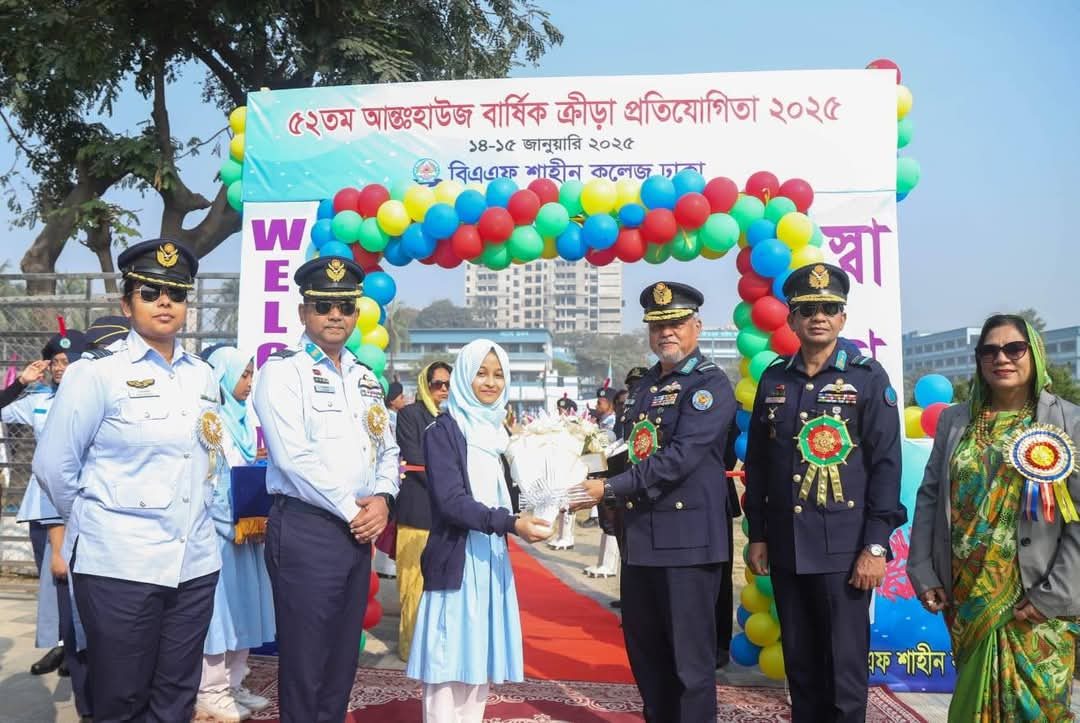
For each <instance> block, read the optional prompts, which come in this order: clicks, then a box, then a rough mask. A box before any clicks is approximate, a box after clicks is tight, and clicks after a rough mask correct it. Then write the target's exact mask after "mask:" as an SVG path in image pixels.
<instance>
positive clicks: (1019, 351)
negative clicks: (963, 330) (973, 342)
mask: <svg viewBox="0 0 1080 723" xmlns="http://www.w3.org/2000/svg"><path fill="white" fill-rule="evenodd" d="M1029 348H1030V345H1029V344H1028V343H1027V342H1026V341H1010V342H1009V343H1008V344H980V345H979V346H977V347H975V358H977V359H978V360H979V361H981V362H992V361H994V360H995V359H997V357H998V354H1000V353H1001V352H1005V358H1006V359H1008V360H1009V361H1017V360H1019V359H1023V358H1024V355H1025V354H1027V353H1028V349H1029Z"/></svg>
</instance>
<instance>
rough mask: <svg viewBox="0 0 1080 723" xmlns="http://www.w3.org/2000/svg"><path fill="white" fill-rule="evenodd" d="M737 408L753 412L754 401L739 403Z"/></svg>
mask: <svg viewBox="0 0 1080 723" xmlns="http://www.w3.org/2000/svg"><path fill="white" fill-rule="evenodd" d="M739 406H740V407H741V408H742V409H743V411H746V412H753V411H754V400H753V399H751V400H750V401H749V402H739Z"/></svg>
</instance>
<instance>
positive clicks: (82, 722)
mask: <svg viewBox="0 0 1080 723" xmlns="http://www.w3.org/2000/svg"><path fill="white" fill-rule="evenodd" d="M79 723H94V716H92V715H84V716H82V717H80V718H79Z"/></svg>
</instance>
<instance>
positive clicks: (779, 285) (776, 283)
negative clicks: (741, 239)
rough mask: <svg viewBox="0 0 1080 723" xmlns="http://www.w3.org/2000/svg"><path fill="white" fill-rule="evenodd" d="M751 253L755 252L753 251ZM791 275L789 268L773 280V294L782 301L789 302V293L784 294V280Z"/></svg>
mask: <svg viewBox="0 0 1080 723" xmlns="http://www.w3.org/2000/svg"><path fill="white" fill-rule="evenodd" d="M750 253H753V251H751V252H750ZM789 276H791V270H790V269H788V270H787V271H785V272H784V273H782V274H780V275H778V276H777V277H776V278H775V279H773V282H772V295H773V296H775V297H776V298H778V299H780V301H782V302H784V303H785V304H786V303H787V295H785V294H784V282H785V281H787V279H788V277H789Z"/></svg>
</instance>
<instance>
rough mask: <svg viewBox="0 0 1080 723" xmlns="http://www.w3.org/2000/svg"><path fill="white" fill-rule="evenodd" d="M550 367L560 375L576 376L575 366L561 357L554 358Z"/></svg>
mask: <svg viewBox="0 0 1080 723" xmlns="http://www.w3.org/2000/svg"><path fill="white" fill-rule="evenodd" d="M552 367H553V368H554V369H555V373H556V374H558V375H559V376H560V377H574V376H577V367H576V366H574V365H573V364H571V363H570V362H566V361H563V360H562V359H555V360H554V361H553V362H552ZM624 378H625V377H624Z"/></svg>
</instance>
